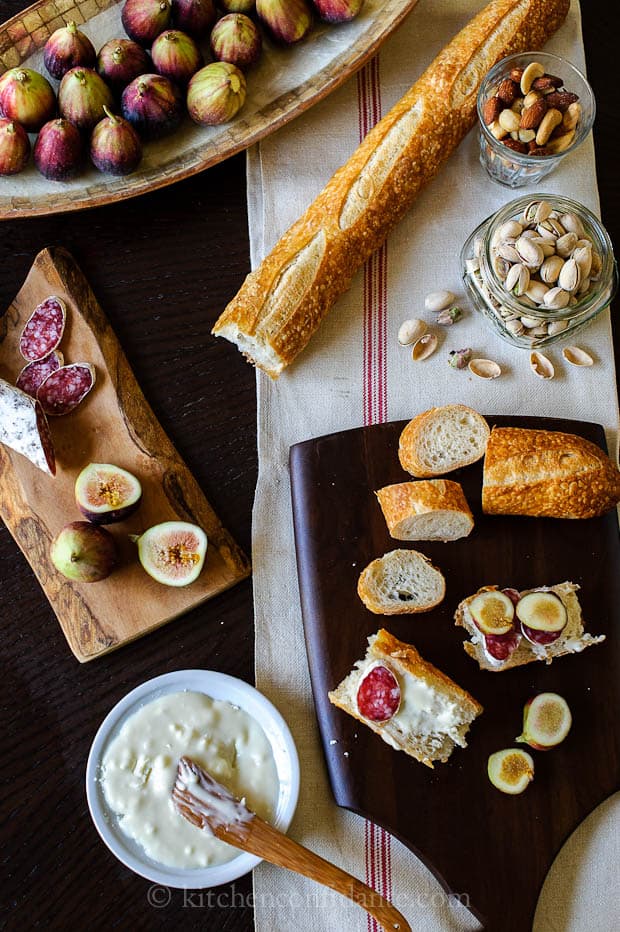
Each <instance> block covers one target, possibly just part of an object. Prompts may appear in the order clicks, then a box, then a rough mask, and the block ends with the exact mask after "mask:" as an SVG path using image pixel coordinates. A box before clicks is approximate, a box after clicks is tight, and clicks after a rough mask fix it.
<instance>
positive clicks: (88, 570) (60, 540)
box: [50, 521, 117, 583]
mask: <svg viewBox="0 0 620 932" xmlns="http://www.w3.org/2000/svg"><path fill="white" fill-rule="evenodd" d="M50 557H51V560H52V563H53V564H54V566H55V567H56V569H57V570H58V572H59V573H62V575H63V576H66V577H67V579H72V580H74V581H75V582H81V583H92V582H99V580H101V579H105V578H106V577H107V576H109V575H110V573H111V572H112V570H113V569H114V566H115V565H116V561H117V557H116V546H115V544H114V538H113V537H112V535H111V534H110V532H109V531H106V530H105V528H102V527H95V525H94V524H90V523H89V522H88V521H73V522H72V523H71V524H68V525H67V526H66V527H64V528H63V529H62V531H60V533H59V534H57V535H56V537H55V538H54V540H53V541H52V546H51V549H50Z"/></svg>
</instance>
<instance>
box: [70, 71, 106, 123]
mask: <svg viewBox="0 0 620 932" xmlns="http://www.w3.org/2000/svg"><path fill="white" fill-rule="evenodd" d="M113 106H114V98H113V96H112V91H111V90H110V88H109V87H108V85H107V84H106V83H105V81H103V79H102V78H100V77H99V75H98V74H97V72H96V71H93V70H92V68H81V67H80V68H72V69H71V71H67V73H66V75H65V76H64V78H63V79H62V81H61V82H60V87H59V88H58V107H59V110H60V115H61V116H62V117H64V119H65V120H69V122H70V123H73V124H74V125H75V126H77V128H78V129H81V130H83V131H84V132H90V130H91V129H93V127H95V126H96V125H97V123H98V122H99V120H100V119H101V118H102V117H103V108H104V107H113Z"/></svg>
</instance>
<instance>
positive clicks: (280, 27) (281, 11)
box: [256, 0, 312, 45]
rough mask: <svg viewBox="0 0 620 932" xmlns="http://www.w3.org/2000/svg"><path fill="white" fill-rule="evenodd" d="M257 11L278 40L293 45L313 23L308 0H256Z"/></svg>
mask: <svg viewBox="0 0 620 932" xmlns="http://www.w3.org/2000/svg"><path fill="white" fill-rule="evenodd" d="M256 12H257V13H258V16H259V19H260V20H261V22H262V23H263V24H264V25H265V26H266V28H267V30H268V31H269V33H270V35H271V36H272V38H273V39H275V40H276V41H277V42H283V43H284V44H285V45H292V44H293V43H294V42H299V41H301V39H303V37H304V36H305V35H306V33H307V32H308V30H309V29H310V26H311V25H312V10H311V9H310V6H309V5H308V3H307V2H306V0H256Z"/></svg>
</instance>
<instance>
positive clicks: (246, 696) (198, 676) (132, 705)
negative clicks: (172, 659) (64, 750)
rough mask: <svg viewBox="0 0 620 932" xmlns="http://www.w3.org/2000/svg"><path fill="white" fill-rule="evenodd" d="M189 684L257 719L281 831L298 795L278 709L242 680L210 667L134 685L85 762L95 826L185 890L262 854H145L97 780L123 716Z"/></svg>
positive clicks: (133, 864) (129, 860)
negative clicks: (215, 859)
mask: <svg viewBox="0 0 620 932" xmlns="http://www.w3.org/2000/svg"><path fill="white" fill-rule="evenodd" d="M183 690H190V691H193V692H199V693H204V694H205V695H207V696H211V698H212V699H222V700H225V701H227V702H231V703H233V705H238V706H239V707H240V708H241V709H243V710H244V712H247V713H248V715H251V716H252V717H253V718H255V719H256V720H257V721H258V722H259V723H260V725H261V727H262V729H263V731H264V732H265V735H266V736H267V740H268V741H269V743H270V745H271V749H272V752H273V757H274V760H275V764H276V769H277V772H278V778H279V781H280V790H279V795H278V802H277V807H276V815H275V821H274V825H275V827H276V828H278V829H279V830H280V831H282V832H285V831H286V830H287V828H288V827H289V825H290V822H291V819H292V818H293V814H294V812H295V807H296V805H297V798H298V796H299V759H298V757H297V749H296V747H295V743H294V741H293V737H292V735H291V733H290V731H289V728H288V725H287V724H286V722H285V721H284V719H283V718H282V716H281V715H280V713H279V712H278V711H277V709H276V708H275V707H274V706H273V705H272V704H271V703H270V702H269V700H268V699H266V698H265V696H263V695H262V694H261V693H259V692H258V690H256V689H254V687H253V686H250V685H249V684H248V683H244V682H243V680H238V679H236V678H235V677H233V676H227V675H226V674H225V673H215V672H213V671H211V670H177V671H175V672H174V673H165V674H164V675H163V676H156V677H155V678H154V679H152V680H148V681H147V682H146V683H142V685H141V686H138V687H136V689H132V691H131V692H130V693H128V694H127V695H126V696H125V697H124V699H121V701H120V702H118V703H117V704H116V705H115V706H114V708H113V709H112V711H111V712H110V713H109V714H108V715H107V716H106V718H105V719H104V721H103V722H102V724H101V726H100V728H99V730H98V732H97V734H96V735H95V740H94V741H93V744H92V747H91V749H90V754H89V755H88V763H87V765H86V797H87V799H88V808H89V809H90V814H91V816H92V819H93V822H94V823H95V827H96V829H97V831H98V832H99V834H100V835H101V838H102V839H103V841H104V842H105V843H106V845H107V846H108V848H109V849H110V851H111V852H112V853H113V854H115V855H116V857H117V858H118V859H119V861H121V862H122V863H123V864H124V865H125V866H126V867H129V868H130V870H132V871H134V873H136V874H139V875H140V876H141V877H146V879H147V880H151V881H153V883H158V884H162V885H165V886H168V887H175V888H179V889H186V890H196V889H200V888H203V887H216V886H218V885H219V884H223V883H230V882H231V881H233V880H237V878H238V877H242V876H243V875H244V874H247V873H248V872H249V871H251V870H252V868H253V867H256V865H257V864H259V863H260V860H261V859H260V858H258V857H256V856H255V855H252V854H246V853H245V852H240V853H239V855H238V856H237V857H235V858H233V859H232V860H231V861H227V862H226V863H225V864H217V865H215V866H214V867H199V868H192V869H189V868H174V867H167V866H166V865H165V864H160V863H159V862H157V861H153V860H152V859H151V858H149V857H148V856H147V855H146V854H145V852H144V849H143V848H142V847H141V846H140V845H139V844H137V842H135V841H134V840H133V839H132V838H129V837H128V836H127V835H125V834H124V833H123V832H122V831H121V829H120V827H119V824H118V819H117V817H116V816H115V814H114V813H113V812H111V811H110V809H109V807H108V805H107V802H106V799H105V796H104V793H103V789H102V787H101V784H100V782H99V776H100V767H101V761H102V760H103V757H104V754H105V751H106V749H107V746H108V744H109V742H110V741H112V740H113V739H114V738H115V737H116V735H117V734H118V732H119V731H120V729H121V728H122V726H123V725H124V723H125V722H126V720H127V719H128V718H129V717H130V716H131V715H133V713H134V712H136V711H137V710H138V709H139V708H141V707H142V706H143V705H146V704H147V703H148V702H151V701H152V700H154V699H157V698H159V696H163V695H165V694H166V693H176V692H182V691H183Z"/></svg>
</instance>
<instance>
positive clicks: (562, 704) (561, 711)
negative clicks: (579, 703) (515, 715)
mask: <svg viewBox="0 0 620 932" xmlns="http://www.w3.org/2000/svg"><path fill="white" fill-rule="evenodd" d="M572 723H573V719H572V715H571V712H570V709H569V707H568V703H567V702H566V699H564V698H563V697H562V696H559V695H558V694H557V693H539V694H538V695H537V696H534V697H533V698H532V699H530V700H529V701H528V702H527V703H526V704H525V708H524V709H523V733H522V734H521V735H519V737H518V738H517V739H516V740H517V741H519V742H520V743H522V744H529V746H530V747H532V748H535V749H536V750H537V751H548V750H549V749H550V748H554V747H557V745H558V744H561V742H562V741H564V738H565V737H566V736H567V734H568V733H569V731H570V728H571V725H572Z"/></svg>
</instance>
